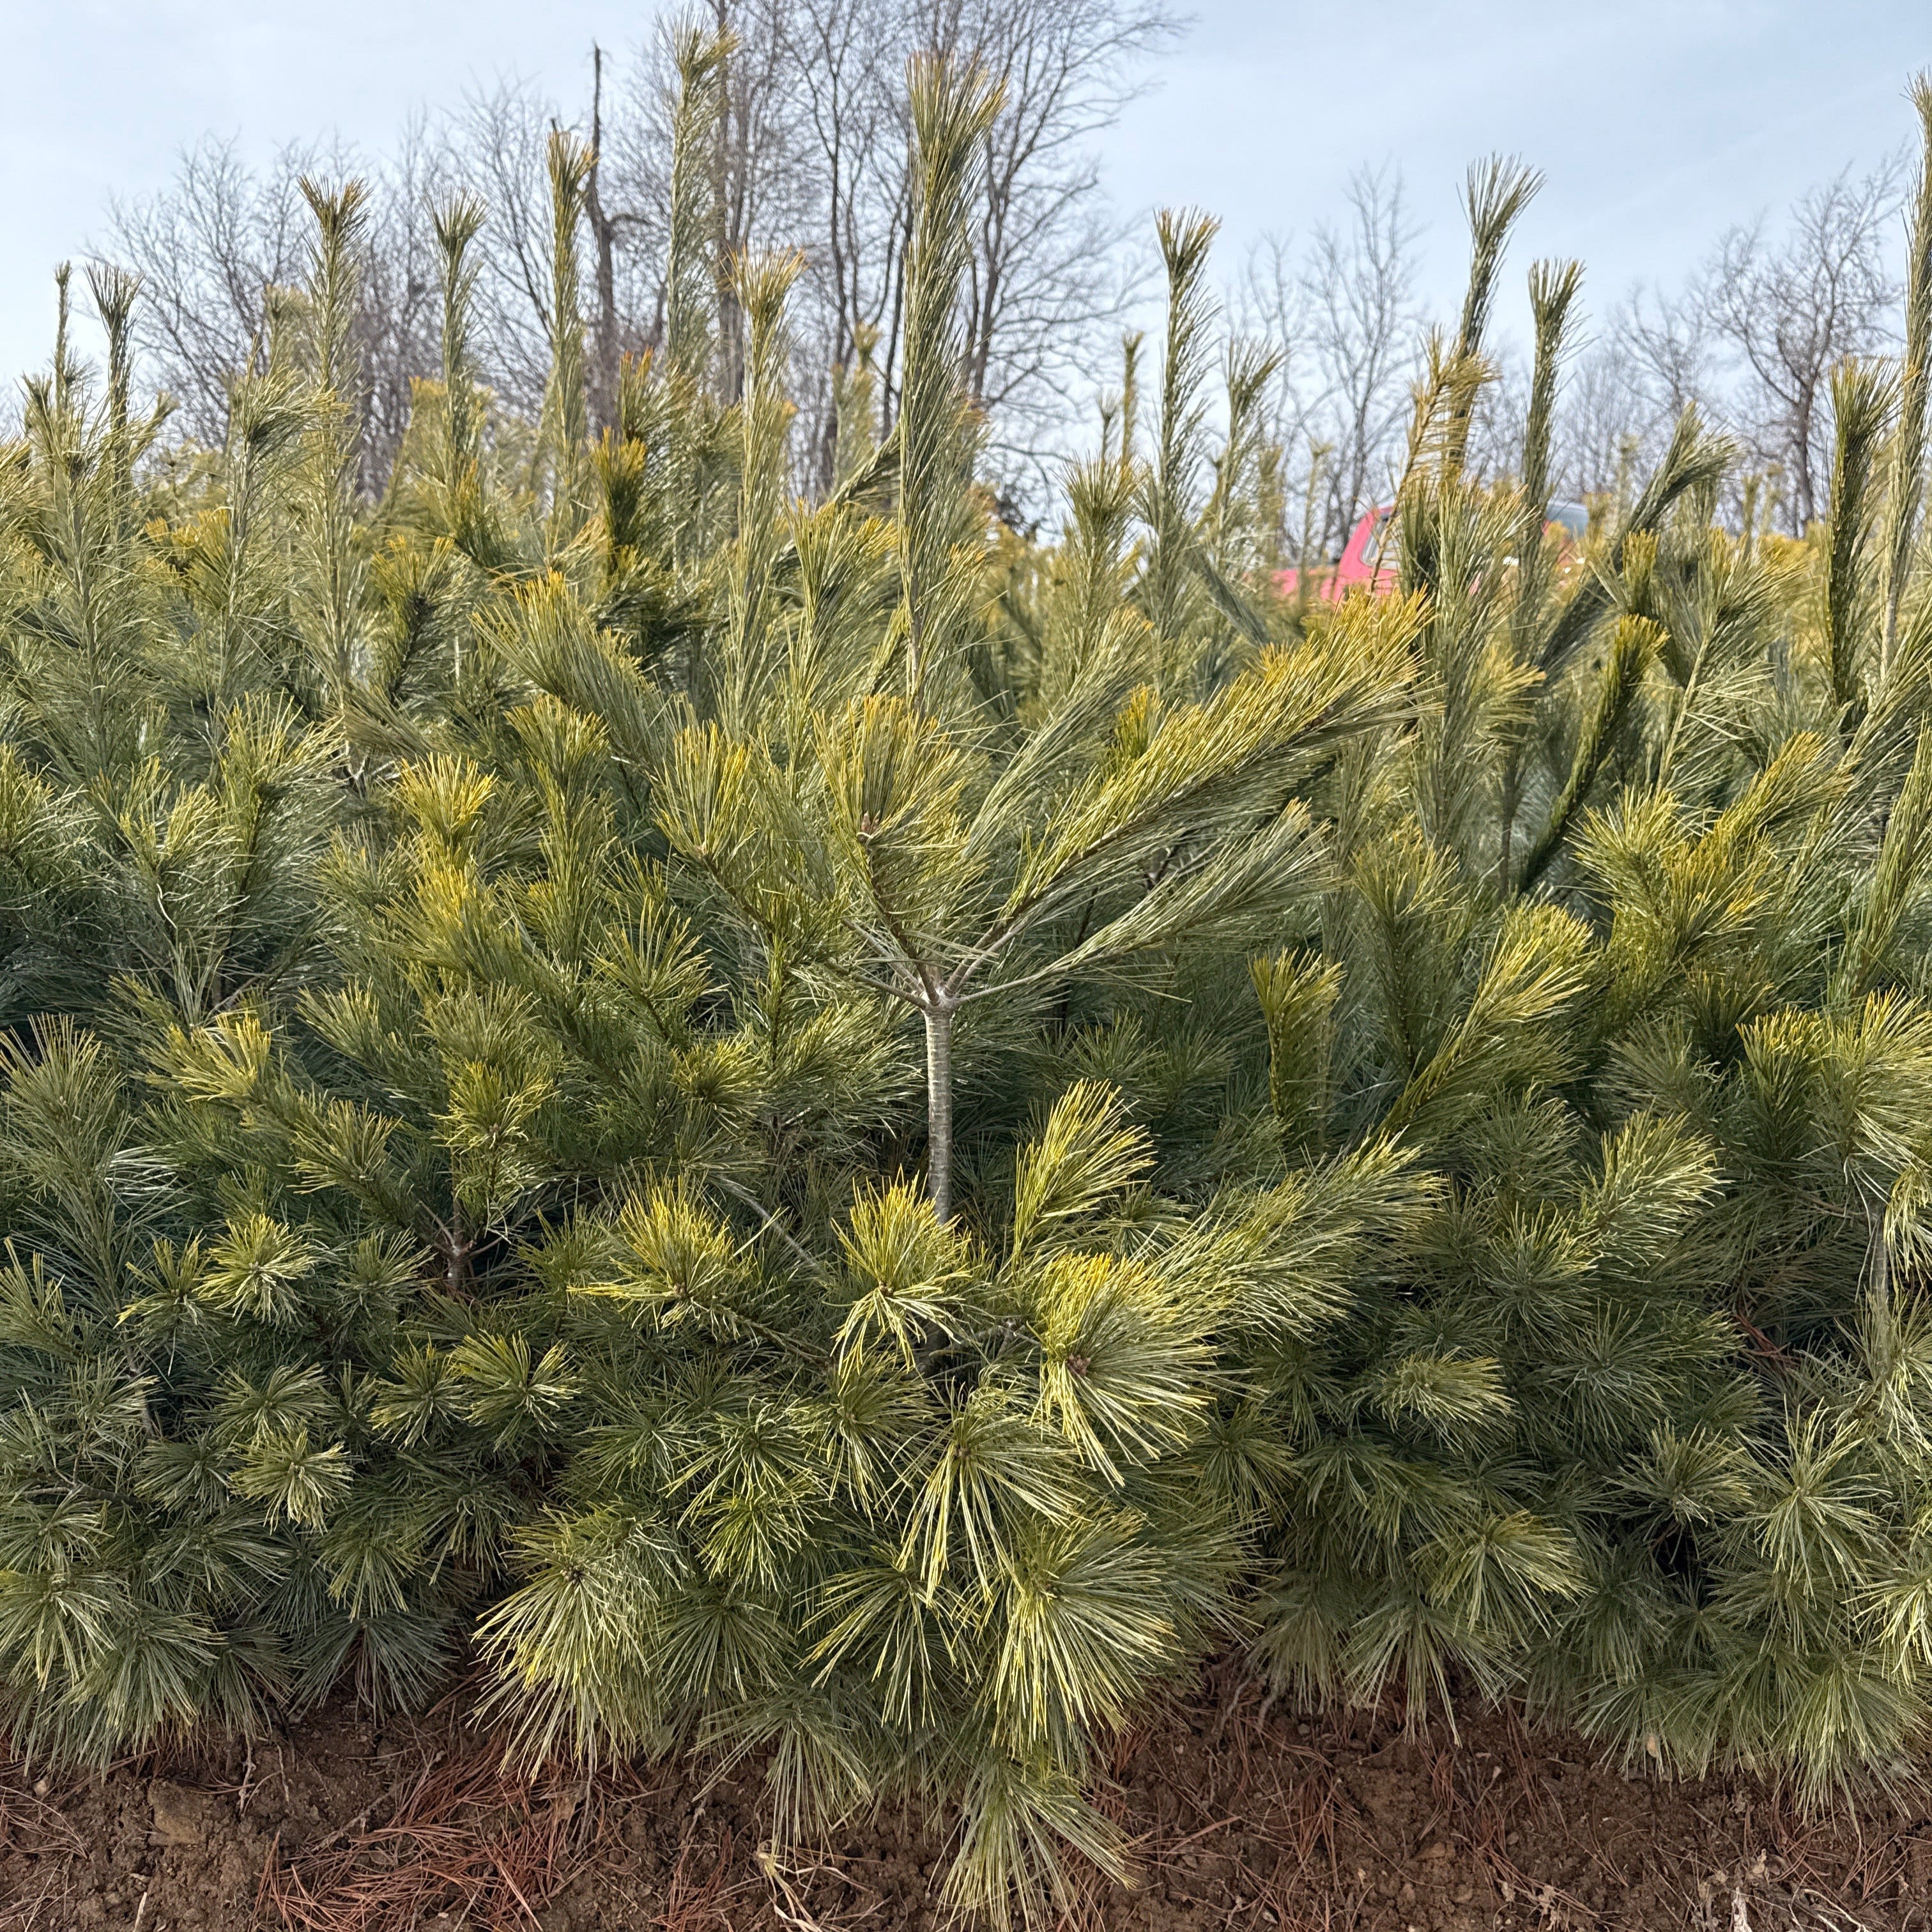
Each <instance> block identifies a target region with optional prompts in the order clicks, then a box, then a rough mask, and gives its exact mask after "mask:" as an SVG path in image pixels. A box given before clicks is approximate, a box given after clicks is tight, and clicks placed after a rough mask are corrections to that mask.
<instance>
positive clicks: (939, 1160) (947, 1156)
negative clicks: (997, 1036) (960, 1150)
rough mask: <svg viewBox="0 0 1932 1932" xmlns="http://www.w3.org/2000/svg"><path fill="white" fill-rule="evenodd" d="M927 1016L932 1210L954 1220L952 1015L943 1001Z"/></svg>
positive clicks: (928, 1160)
mask: <svg viewBox="0 0 1932 1932" xmlns="http://www.w3.org/2000/svg"><path fill="white" fill-rule="evenodd" d="M923 1011H924V1013H925V1014H926V1187H927V1188H928V1189H929V1191H930V1192H931V1193H932V1206H933V1211H934V1212H935V1214H938V1217H939V1218H940V1220H941V1223H945V1222H947V1221H950V1220H952V1218H953V1007H952V1005H951V1004H950V1002H947V1001H945V1000H944V998H941V1000H939V1001H935V1004H932V1006H929V1007H926V1008H924V1009H923Z"/></svg>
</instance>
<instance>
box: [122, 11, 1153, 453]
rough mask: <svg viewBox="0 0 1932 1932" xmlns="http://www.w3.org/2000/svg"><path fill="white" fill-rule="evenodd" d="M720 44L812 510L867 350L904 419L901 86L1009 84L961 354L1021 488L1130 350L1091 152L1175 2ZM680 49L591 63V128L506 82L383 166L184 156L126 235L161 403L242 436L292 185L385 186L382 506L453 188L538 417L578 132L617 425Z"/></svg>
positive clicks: (652, 318)
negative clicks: (556, 127)
mask: <svg viewBox="0 0 1932 1932" xmlns="http://www.w3.org/2000/svg"><path fill="white" fill-rule="evenodd" d="M706 24H707V25H709V26H713V27H715V28H716V29H718V30H720V31H724V32H727V33H728V34H730V36H731V37H732V40H733V49H732V52H731V54H730V58H729V61H728V63H727V70H726V80H725V88H724V112H723V115H722V120H721V127H720V130H719V134H718V157H717V168H716V181H715V197H714V199H715V211H716V224H715V225H716V233H715V245H714V251H713V252H714V254H715V260H716V263H717V264H718V266H719V268H720V271H721V272H720V274H719V275H718V284H719V290H720V294H719V304H720V317H719V320H720V323H721V341H722V342H723V344H724V370H725V375H724V380H725V381H726V382H727V384H728V383H730V382H731V381H732V380H735V378H734V377H733V370H734V369H735V361H734V359H733V345H734V344H735V342H736V326H735V317H734V316H733V313H732V299H731V297H730V293H729V285H728V278H727V277H726V276H725V275H724V274H723V272H722V268H723V265H724V264H726V263H728V262H729V261H730V260H731V259H732V257H733V256H734V255H735V254H736V253H737V252H738V251H741V250H744V249H760V248H795V249H796V250H798V251H799V252H800V253H801V254H802V256H803V257H804V260H805V272H804V275H803V278H802V281H801V284H800V285H799V293H798V296H797V298H796V313H795V315H794V327H793V340H794V341H795V343H796V362H797V365H798V366H797V369H796V379H797V380H796V393H797V394H798V395H799V397H800V398H801V399H802V404H803V421H802V422H801V424H800V425H799V434H798V437H797V449H798V452H799V464H800V470H801V475H800V479H799V480H800V481H801V482H802V483H803V484H805V486H806V487H823V486H824V484H826V482H827V481H829V477H830V474H831V467H832V460H833V452H834V450H835V446H836V442H837V424H836V421H835V402H834V399H835V395H836V393H837V391H836V386H835V383H834V382H833V381H832V371H833V370H834V369H835V368H836V367H839V366H848V367H849V366H850V365H851V364H852V363H853V361H854V359H856V357H858V356H859V355H860V354H861V353H869V350H870V345H871V344H873V343H874V342H876V343H877V345H878V357H879V368H878V371H877V377H878V381H877V393H878V396H879V399H880V404H881V406H882V407H883V410H884V411H885V413H886V419H887V420H888V421H889V419H890V414H891V411H892V408H893V407H894V402H895V371H894V368H893V366H892V358H893V355H894V345H895V337H896V330H895V323H896V322H897V320H898V305H899V303H900V301H901V293H902V276H903V271H904V256H905V239H906V236H907V233H908V232H909V223H910V219H911V215H912V212H913V211H912V208H911V205H910V190H909V181H908V175H907V124H906V118H905V111H904V78H905V71H906V62H907V59H908V58H909V57H910V55H912V54H913V52H916V51H918V50H919V49H923V48H933V49H940V50H942V51H945V52H952V53H955V54H956V55H960V56H962V57H964V58H968V59H971V60H973V61H975V62H978V63H979V64H980V65H981V66H982V67H983V68H986V70H988V71H989V72H990V73H991V74H993V75H994V76H995V77H996V78H997V79H998V80H999V81H1000V82H1001V84H1002V86H1003V87H1004V98H1005V105H1004V110H1003V112H1002V113H1001V117H1000V119H999V121H998V125H997V126H996V127H995V129H994V130H993V133H992V136H991V138H990V139H989V142H988V146H987V151H986V155H985V157H984V159H985V166H984V168H983V187H982V190H981V193H980V202H979V205H978V206H977V208H976V210H975V214H974V260H973V264H972V270H971V275H970V278H969V280H968V287H967V290H966V293H965V309H966V313H965V315H964V317H962V324H963V326H962V339H963V341H964V342H965V354H966V363H967V367H966V375H967V379H968V383H969V385H970V386H971V391H972V393H973V395H974V398H975V400H976V401H978V402H980V404H983V406H984V407H985V408H986V410H987V412H988V413H989V420H990V422H991V424H992V432H993V434H992V445H991V446H992V451H993V452H994V460H995V463H1001V462H1004V465H1005V466H1006V467H1007V469H1009V470H1010V472H1011V479H1012V480H1013V481H1015V482H1016V484H1017V485H1018V486H1019V487H1021V488H1022V489H1024V487H1025V483H1026V481H1027V478H1028V477H1029V476H1030V475H1033V474H1034V473H1035V471H1036V469H1037V463H1038V461H1039V460H1040V458H1041V456H1042V455H1043V452H1046V451H1047V450H1049V449H1051V448H1052V447H1053V446H1054V445H1055V441H1056V438H1057V437H1058V435H1059V434H1060V432H1061V431H1063V430H1064V428H1065V426H1066V425H1067V422H1069V421H1070V416H1071V413H1072V412H1073V410H1074V409H1075V408H1076V407H1077V405H1078V404H1079V401H1080V400H1081V399H1082V396H1083V395H1084V392H1085V388H1086V385H1085V383H1084V382H1083V381H1082V378H1081V375H1080V371H1081V369H1082V348H1083V347H1084V346H1085V345H1086V344H1088V343H1089V342H1091V340H1092V338H1093V336H1094V332H1095V331H1096V330H1097V329H1100V330H1102V331H1103V332H1104V331H1106V330H1109V329H1112V327H1113V326H1115V323H1116V321H1117V320H1118V317H1119V316H1120V314H1121V312H1122V310H1123V308H1124V302H1125V300H1126V298H1127V293H1128V288H1129V277H1128V275H1127V253H1126V251H1125V250H1124V248H1123V246H1122V242H1123V239H1124V238H1123V233H1122V230H1121V227H1120V225H1119V224H1118V221H1117V220H1116V219H1115V217H1114V215H1113V214H1112V211H1110V210H1109V208H1108V205H1107V203H1106V197H1105V196H1104V194H1103V191H1102V187H1101V184H1100V176H1099V172H1098V164H1097V158H1096V152H1095V136H1097V134H1098V133H1100V131H1101V130H1103V129H1104V128H1105V127H1106V126H1107V125H1108V124H1109V123H1110V122H1111V121H1112V120H1113V119H1114V118H1115V116H1117V115H1118V113H1120V111H1121V108H1122V107H1124V105H1125V104H1126V103H1127V101H1128V100H1129V99H1130V98H1131V97H1132V95H1133V93H1134V92H1136V89H1138V88H1139V86H1142V84H1143V83H1144V81H1145V77H1146V75H1147V72H1148V56H1149V55H1151V54H1152V53H1154V52H1155V51H1157V49H1159V48H1160V46H1162V45H1163V43H1165V42H1166V40H1167V39H1168V38H1169V37H1170V36H1171V35H1172V34H1173V32H1174V31H1175V18H1174V17H1173V16H1172V15H1171V14H1170V13H1169V12H1168V11H1167V10H1166V7H1165V5H1164V0H914V4H912V5H907V4H905V0H709V7H708V13H707V17H706ZM672 37H673V34H672V29H671V27H670V25H669V24H668V23H666V24H665V25H664V26H663V27H662V28H661V30H660V31H658V32H657V33H656V34H654V35H653V36H652V37H650V38H649V39H648V40H646V43H644V44H643V45H642V46H639V47H637V48H634V49H631V50H630V51H629V52H628V54H627V55H625V57H623V58H621V59H619V58H613V57H612V56H610V55H609V54H607V52H604V51H603V50H601V49H600V50H598V53H597V55H596V61H595V84H594V86H593V88H592V89H591V90H589V95H590V98H587V99H586V100H585V101H583V102H582V103H580V104H571V106H569V107H565V106H563V105H560V104H558V103H556V102H555V101H551V100H550V99H548V98H545V97H544V95H542V94H541V92H538V90H537V89H534V88H532V87H531V86H528V85H526V84H525V83H520V82H517V81H515V80H503V81H501V82H499V83H498V84H496V86H493V87H492V88H490V89H486V90H478V91H475V92H472V93H470V94H469V95H466V97H465V98H463V100H461V101H460V102H458V103H457V104H455V105H453V106H452V107H449V108H448V109H446V110H443V111H442V112H440V113H438V114H437V115H434V116H432V117H429V118H425V120H423V121H421V122H419V124H415V125H413V126H412V127H409V128H407V129H405V130H404V132H403V134H402V136H401V139H399V140H398V142H397V143H396V144H395V147H394V148H393V149H392V151H390V152H389V153H387V154H383V155H380V156H368V155H359V154H355V153H353V152H352V151H349V150H347V149H346V148H342V147H341V146H339V145H338V146H326V145H311V146H306V147H291V148H287V149H284V150H283V151H281V152H280V153H278V154H277V155H276V156H275V157H274V159H273V160H272V161H271V162H270V163H269V164H268V165H267V166H265V167H262V168H260V169H251V167H249V166H247V165H245V163H244V162H243V160H242V158H241V157H240V155H239V153H238V151H237V150H236V147H235V145H234V144H233V143H232V142H225V141H220V140H217V139H209V140H208V141H205V142H202V144H201V145H199V146H197V147H196V148H193V149H191V150H190V151H188V152H187V153H186V154H184V155H183V157H182V159H181V164H180V166H179V168H178V171H177V173H176V175H175V179H174V181H173V182H172V184H171V185H170V186H169V187H168V188H166V190H163V191H162V192H161V193H158V194H156V195H154V196H150V197H148V198H146V199H141V200H137V201H127V202H118V203H117V204H115V206H114V208H113V218H112V223H111V252H113V254H115V255H116V256H118V257H119V258H120V259H121V260H123V261H124V262H125V263H127V265H128V266H130V267H132V268H133V269H136V270H137V271H138V272H139V274H140V275H141V276H142V281H143V285H144V287H145V290H146V294H147V299H146V301H145V303H144V304H143V306H142V318H143V319H142V332H143V333H142V349H143V350H144V351H145V355H146V357H147V359H148V368H149V371H150V374H151V377H152V379H153V380H154V383H155V384H156V386H157V387H160V388H163V389H166V390H168V391H169V392H171V393H172V394H173V395H175V396H176V397H177V398H178V399H179V401H180V403H181V406H182V409H183V411H184V417H183V420H184V422H185V423H186V425H187V426H188V427H189V428H190V430H191V431H193V433H194V434H197V435H199V436H202V437H206V438H214V437H218V436H219V435H220V434H221V430H222V425H223V422H224V420H225V416H226V406H227V395H228V390H229V384H230V383H231V381H232V380H233V375H234V374H235V372H236V371H238V370H240V369H242V368H245V367H248V366H249V365H251V363H256V362H260V360H261V359H262V358H263V356H264V355H265V354H266V335H267V330H266V314H267V304H268V302H269V292H270V291H271V290H274V289H275V288H277V287H287V286H288V285H290V284H293V283H294V282H295V281H297V280H298V279H299V276H300V274H301V272H302V266H303V262H304V259H305V251H306V249H307V247H308V239H307V238H308V229H307V223H306V220H305V215H306V210H305V208H304V205H303V203H302V196H301V195H300V193H299V187H298V184H299V180H300V178H302V176H303V175H305V174H313V175H323V176H324V177H340V176H342V175H347V174H350V173H356V174H359V175H362V176H363V177H365V178H366V179H368V180H369V181H370V182H371V186H372V187H373V189H374V197H373V199H374V209H375V219H374V224H373V227H372V232H371V246H370V248H369V251H368V260H367V261H366V263H365V300H364V317H363V329H362V344H361V349H362V369H363V372H364V379H365V384H366V388H367V425H366V431H365V438H364V446H365V452H366V460H365V469H366V476H365V481H368V483H369V484H370V485H371V487H375V486H376V485H377V484H378V483H379V482H380V478H381V477H382V475H383V474H384V473H386V469H387V467H388V465H389V462H390V461H391V460H392V458H393V456H394V454H395V448H396V445H397V442H398V439H399V437H400V436H401V432H402V428H403V425H404V422H405V420H406V414H407V402H408V397H409V388H410V381H411V380H412V378H413V377H417V376H420V375H423V374H428V373H430V372H431V371H433V370H434V368H435V367H436V357H435V326H436V324H435V315H436V305H437V298H436V289H435V281H434V273H433V268H432V264H433V260H434V248H433V236H432V234H431V223H430V213H431V208H432V206H433V205H434V202H435V201H436V199H437V196H438V195H439V193H442V192H446V191H447V190H448V189H449V188H450V187H452V186H454V185H455V184H457V183H458V182H460V183H463V184H469V185H473V186H474V187H476V188H477V189H478V190H479V191H480V192H481V193H482V195H483V196H484V199H485V200H486V202H487V205H488V210H489V213H488V219H487V226H486V229H485V231H484V237H483V246H482V248H481V251H480V264H481V268H480V275H479V284H478V324H479V336H480V338H481V339H480V340H479V342H478V352H479V354H480V355H481V357H482V358H483V359H484V371H485V374H486V375H487V378H488V380H490V383H491V384H492V385H493V387H494V388H495V389H496V392H497V393H498V394H499V396H500V397H501V398H502V400H503V401H504V403H505V404H506V405H507V406H508V407H510V408H511V409H512V410H517V411H518V412H520V413H526V414H533V413H535V410H536V409H537V408H538V405H539V403H540V400H541V392H542V387H543V382H544V369H545V368H546V367H547V361H548V344H547V335H546V329H547V303H548V300H549V295H548V291H549V288H550V265H549V249H550V227H549V212H548V206H547V187H546V182H545V176H544V142H545V139H546V138H547V134H548V132H549V130H550V127H551V126H552V125H553V124H573V125H574V126H575V127H577V129H578V130H580V132H582V133H585V134H586V135H588V136H592V137H593V138H595V140H596V142H597V144H598V166H597V169H596V171H595V175H594V177H593V178H592V184H591V192H590V193H589V196H588V197H587V199H588V203H589V206H588V211H587V213H588V225H589V229H590V233H589V235H588V236H586V242H588V243H589V255H590V257H591V259H592V260H593V261H594V263H595V267H596V276H595V284H594V288H593V291H592V299H591V302H590V308H591V313H590V314H589V316H588V317H586V321H587V324H588V329H589V337H590V344H591V350H592V353H591V356H590V359H589V367H590V369H591V371H592V392H593V405H594V406H595V404H597V403H598V400H599V398H601V401H602V404H603V406H604V407H607V404H608V396H609V392H610V390H611V388H612V386H613V381H612V377H613V371H614V368H615V366H616V360H617V359H618V358H619V357H620V356H622V355H624V354H625V353H634V352H636V351H638V350H643V349H646V348H649V347H654V346H655V344H656V343H657V341H658V338H659V336H660V335H661V331H662V328H663V323H664V269H665V255H666V242H667V193H668V177H669V169H670V101H671V98H672V94H673V79H674V77H673V72H672V57H671V43H672Z"/></svg>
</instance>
